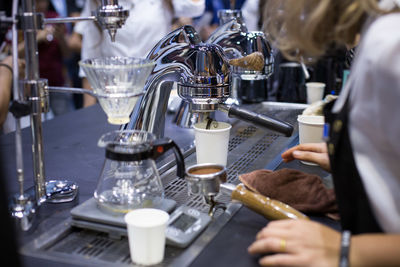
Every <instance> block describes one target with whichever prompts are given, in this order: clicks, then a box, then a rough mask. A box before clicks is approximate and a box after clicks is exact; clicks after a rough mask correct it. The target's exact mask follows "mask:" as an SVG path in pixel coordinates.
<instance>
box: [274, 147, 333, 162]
mask: <svg viewBox="0 0 400 267" xmlns="http://www.w3.org/2000/svg"><path fill="white" fill-rule="evenodd" d="M295 151H309V152H316V153H325V152H326V151H327V148H326V144H325V143H307V144H300V145H297V146H294V147H292V148H290V149H288V150H286V151H285V152H283V153H282V155H281V156H282V159H283V160H284V161H285V162H288V161H292V160H294V159H295V157H294V156H293V152H295Z"/></svg>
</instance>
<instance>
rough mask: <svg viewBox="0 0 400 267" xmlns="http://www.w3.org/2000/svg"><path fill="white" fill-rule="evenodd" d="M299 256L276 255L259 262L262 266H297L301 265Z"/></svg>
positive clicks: (263, 258)
mask: <svg viewBox="0 0 400 267" xmlns="http://www.w3.org/2000/svg"><path fill="white" fill-rule="evenodd" d="M298 258H299V257H298V256H296V255H293V254H282V253H280V254H274V255H269V256H265V257H262V258H261V259H260V260H259V264H260V265H261V266H296V265H301V263H300V262H299V260H298Z"/></svg>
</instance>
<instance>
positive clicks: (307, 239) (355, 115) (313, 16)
mask: <svg viewBox="0 0 400 267" xmlns="http://www.w3.org/2000/svg"><path fill="white" fill-rule="evenodd" d="M383 7H385V8H383ZM333 10H334V12H333ZM399 10H400V1H398V0H388V1H386V0H384V1H376V0H345V1H337V0H324V1H320V0H269V1H268V4H267V7H266V14H265V18H266V19H267V20H268V21H267V25H266V26H267V27H266V29H267V30H268V33H269V35H270V37H271V39H272V40H273V41H274V43H275V44H276V45H277V46H278V47H279V48H280V49H281V51H282V53H284V54H285V55H286V56H287V57H288V58H291V59H293V60H295V59H296V60H299V57H300V55H302V56H304V58H317V57H318V56H320V55H322V54H323V52H324V51H325V49H327V48H328V47H331V45H332V44H342V45H343V44H344V45H347V47H354V45H355V42H356V40H357V38H358V37H357V36H358V34H361V40H360V43H359V45H358V46H357V54H356V56H355V58H354V61H353V63H352V66H351V70H350V77H349V80H348V82H347V83H346V87H345V88H343V90H342V92H341V94H340V96H339V98H338V100H336V102H332V103H331V104H328V106H326V107H325V120H326V122H327V125H328V126H329V127H328V128H329V137H328V140H327V144H306V145H299V146H295V147H293V148H291V149H289V150H287V151H286V152H284V153H283V154H282V158H283V160H284V161H285V162H288V161H291V160H293V159H301V160H307V161H312V162H315V163H318V164H319V165H320V166H321V167H323V168H324V169H326V170H330V171H331V172H332V176H333V180H334V187H335V194H336V199H337V202H338V207H339V213H340V222H341V228H342V231H343V232H342V233H340V232H337V231H335V230H333V229H331V228H328V227H326V226H324V225H322V224H319V223H317V222H313V221H305V220H282V221H275V222H270V223H269V224H268V225H267V226H266V227H265V228H264V229H262V230H261V231H260V232H259V233H258V235H257V237H256V241H255V242H254V243H253V244H252V245H251V246H250V247H249V249H248V250H249V252H250V253H251V254H259V253H261V254H266V255H264V256H262V258H261V259H260V261H259V263H260V264H261V265H264V266H400V165H399V162H398V160H399V159H400V143H399V141H398V137H399V136H400V117H399V116H397V115H396V114H400V106H399V104H398V103H399V101H400V31H399V30H398V26H399V25H400V13H399Z"/></svg>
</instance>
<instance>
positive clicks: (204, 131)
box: [193, 121, 232, 133]
mask: <svg viewBox="0 0 400 267" xmlns="http://www.w3.org/2000/svg"><path fill="white" fill-rule="evenodd" d="M203 123H204V122H198V123H196V124H194V125H193V128H194V129H195V130H196V131H199V132H203V133H210V132H213V133H218V132H225V131H228V130H230V129H231V128H232V125H231V124H230V123H227V122H223V121H218V123H222V124H223V125H225V126H226V127H225V128H222V129H208V130H207V129H203V128H199V127H197V125H198V124H203Z"/></svg>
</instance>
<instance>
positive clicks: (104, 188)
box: [94, 130, 185, 213]
mask: <svg viewBox="0 0 400 267" xmlns="http://www.w3.org/2000/svg"><path fill="white" fill-rule="evenodd" d="M99 146H101V147H105V148H106V159H105V162H104V166H103V169H102V172H101V176H100V179H99V181H98V185H97V188H96V190H95V192H94V197H95V199H96V201H97V204H98V206H99V207H100V208H101V209H103V210H105V211H108V212H112V213H126V212H128V211H130V210H133V209H137V208H148V207H159V206H160V204H161V201H162V200H163V199H164V189H163V185H162V183H161V179H160V176H159V174H158V171H157V166H156V163H155V159H157V158H158V157H159V156H161V155H162V154H164V153H165V152H166V151H167V150H169V149H171V148H173V149H174V152H175V157H176V162H177V175H178V176H179V177H181V178H184V173H185V166H184V158H183V156H182V153H181V151H180V149H179V147H178V146H177V145H176V144H175V142H174V141H173V140H171V139H169V138H162V139H156V138H155V136H154V135H153V134H151V133H149V132H145V131H134V130H122V131H114V132H110V133H107V134H105V135H103V136H102V137H101V138H100V140H99Z"/></svg>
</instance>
